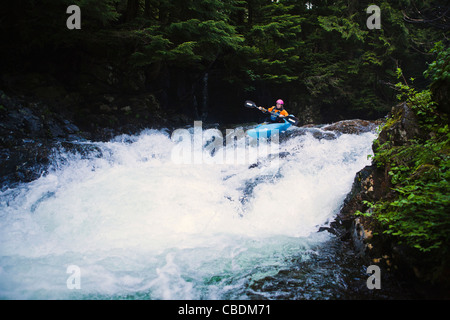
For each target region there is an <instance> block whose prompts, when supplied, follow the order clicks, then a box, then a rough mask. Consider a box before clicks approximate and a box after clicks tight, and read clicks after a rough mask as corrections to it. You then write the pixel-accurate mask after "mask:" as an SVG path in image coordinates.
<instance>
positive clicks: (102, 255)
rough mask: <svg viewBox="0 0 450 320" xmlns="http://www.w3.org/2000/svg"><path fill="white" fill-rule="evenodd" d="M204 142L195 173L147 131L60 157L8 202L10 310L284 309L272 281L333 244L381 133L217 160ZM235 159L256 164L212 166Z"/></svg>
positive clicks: (0, 205)
mask: <svg viewBox="0 0 450 320" xmlns="http://www.w3.org/2000/svg"><path fill="white" fill-rule="evenodd" d="M195 130H198V128H191V129H189V130H188V132H189V134H192V136H193V137H194V138H193V140H192V143H193V145H192V146H195V134H196V133H200V134H202V135H203V140H201V141H200V142H199V143H200V146H201V147H200V149H199V150H196V149H195V148H192V149H191V150H192V152H194V153H195V152H199V153H200V155H197V156H198V157H197V156H195V155H193V157H192V158H191V159H194V160H195V159H201V160H200V161H197V162H196V161H194V162H189V161H177V159H179V158H177V157H178V156H179V154H180V153H179V151H180V150H177V148H179V147H180V141H179V139H178V138H177V139H175V138H174V134H173V133H170V132H168V131H167V130H145V131H143V132H142V133H141V134H139V135H136V136H129V135H122V136H118V137H116V138H115V139H113V140H112V141H110V142H89V141H87V142H86V141H85V142H78V143H76V144H77V148H74V149H71V150H69V149H64V148H62V147H61V148H59V149H55V150H54V160H53V165H52V168H50V170H49V171H48V172H47V173H46V174H45V175H43V176H42V177H41V178H39V179H37V180H35V181H33V182H30V183H26V184H22V185H20V186H18V187H16V188H14V189H7V190H5V191H3V192H2V193H0V299H111V298H112V299H251V298H255V297H259V298H260V297H265V298H269V299H277V298H283V297H286V296H285V295H284V293H283V292H285V291H286V288H276V289H271V290H270V292H268V291H267V290H265V289H264V288H263V286H262V285H261V283H264V281H266V279H269V278H272V277H276V276H277V274H279V273H280V272H281V271H283V270H287V269H289V268H293V267H294V266H295V264H296V263H297V264H298V263H299V262H302V261H303V262H304V261H308V260H310V259H314V257H316V256H318V255H320V254H321V253H320V252H321V250H322V249H321V248H324V246H326V244H327V243H329V241H331V240H332V239H333V237H334V236H333V235H331V234H329V233H327V232H318V230H319V228H320V227H321V226H327V225H328V224H329V223H330V222H332V221H333V219H334V217H335V215H336V214H337V212H338V211H339V208H340V206H341V205H342V202H343V200H344V198H345V196H346V194H347V193H348V192H349V191H350V188H351V185H352V182H353V179H354V176H355V174H356V172H358V171H359V170H360V169H362V168H363V167H364V166H366V165H368V164H370V160H369V159H368V155H370V154H372V150H371V146H372V141H373V140H374V139H375V134H374V133H363V134H360V135H350V134H342V135H338V134H336V137H335V138H334V139H317V138H315V137H314V135H313V134H312V133H311V132H306V133H305V134H298V135H295V134H294V135H291V136H290V137H289V138H288V139H284V140H283V139H282V141H281V142H280V143H279V144H278V143H277V144H276V146H275V142H274V141H265V142H261V143H260V144H255V143H254V142H251V141H249V140H248V137H245V136H243V137H242V136H241V137H238V138H239V139H235V140H234V141H235V143H234V144H232V145H231V146H230V145H228V146H227V147H226V148H225V147H224V148H223V149H222V150H214V152H211V148H208V139H209V138H210V137H211V130H209V131H208V130H205V129H202V130H200V131H199V132H196V131H195ZM315 130H320V129H315ZM183 134H184V135H185V136H186V132H183ZM224 141H225V140H224ZM227 148H228V149H227ZM74 150H78V151H74ZM80 150H82V151H80ZM174 150H175V151H174ZM227 150H229V151H230V150H231V151H230V152H239V151H243V153H242V154H245V161H235V162H227V161H224V162H220V163H219V162H217V161H214V160H217V158H216V159H214V158H215V157H219V156H220V157H222V156H223V153H222V152H224V151H227ZM174 152H177V153H175V155H176V157H174ZM183 159H185V158H183ZM235 159H236V158H235ZM207 160H208V161H207ZM211 160H212V161H211ZM73 266H75V270H78V271H79V272H78V273H72V271H71V270H73ZM73 276H76V277H77V279H76V281H75V282H74V283H76V284H77V286H76V288H73V287H71V285H70V283H71V282H70V281H72V279H73Z"/></svg>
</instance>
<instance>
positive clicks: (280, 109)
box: [258, 99, 289, 123]
mask: <svg viewBox="0 0 450 320" xmlns="http://www.w3.org/2000/svg"><path fill="white" fill-rule="evenodd" d="M258 109H259V110H261V111H263V112H264V113H266V112H270V113H271V115H270V117H268V118H267V120H266V121H267V122H272V123H277V122H284V120H283V118H284V117H287V116H288V115H289V113H288V112H287V111H286V110H284V101H283V100H281V99H278V100H277V102H276V105H275V106H274V107H272V108H269V109H267V110H266V109H264V108H263V107H258Z"/></svg>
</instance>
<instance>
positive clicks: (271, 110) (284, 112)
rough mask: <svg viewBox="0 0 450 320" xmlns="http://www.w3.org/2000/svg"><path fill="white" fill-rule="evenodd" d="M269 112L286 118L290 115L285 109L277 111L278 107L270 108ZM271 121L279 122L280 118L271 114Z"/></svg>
mask: <svg viewBox="0 0 450 320" xmlns="http://www.w3.org/2000/svg"><path fill="white" fill-rule="evenodd" d="M268 111H269V112H273V113H279V114H280V115H282V116H285V117H287V116H288V115H289V113H288V112H287V111H286V110H284V108H283V109H281V110H280V109H277V108H276V107H272V108H269V110H268ZM270 120H272V121H277V120H278V117H277V116H276V115H275V114H271V115H270Z"/></svg>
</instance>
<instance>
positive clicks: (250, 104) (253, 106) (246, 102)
mask: <svg viewBox="0 0 450 320" xmlns="http://www.w3.org/2000/svg"><path fill="white" fill-rule="evenodd" d="M244 105H245V106H246V107H247V108H256V103H254V102H253V101H250V100H247V101H245V104H244Z"/></svg>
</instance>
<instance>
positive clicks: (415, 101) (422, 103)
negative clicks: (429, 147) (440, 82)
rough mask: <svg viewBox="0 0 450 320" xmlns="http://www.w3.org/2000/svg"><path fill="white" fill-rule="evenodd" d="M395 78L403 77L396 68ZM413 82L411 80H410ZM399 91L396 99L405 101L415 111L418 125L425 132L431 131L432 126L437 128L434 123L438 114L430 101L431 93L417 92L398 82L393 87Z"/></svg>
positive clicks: (436, 124)
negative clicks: (423, 128) (425, 130)
mask: <svg viewBox="0 0 450 320" xmlns="http://www.w3.org/2000/svg"><path fill="white" fill-rule="evenodd" d="M397 77H398V78H401V77H403V72H402V70H401V69H400V68H397ZM410 80H411V81H414V79H413V78H411V79H410ZM395 87H396V88H397V89H398V90H399V92H400V93H399V94H397V99H399V100H406V102H407V103H408V105H409V106H410V107H411V108H412V109H413V110H414V111H415V114H416V115H417V117H418V119H419V123H420V124H421V125H422V126H424V127H425V129H427V130H432V129H433V127H434V126H438V123H437V122H436V120H437V118H438V117H439V114H438V113H437V110H436V102H434V101H433V100H432V94H431V91H430V90H429V89H428V90H422V91H420V92H418V91H417V90H416V89H415V88H413V87H411V86H409V85H407V84H403V83H402V82H399V83H397V84H396V85H395Z"/></svg>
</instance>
